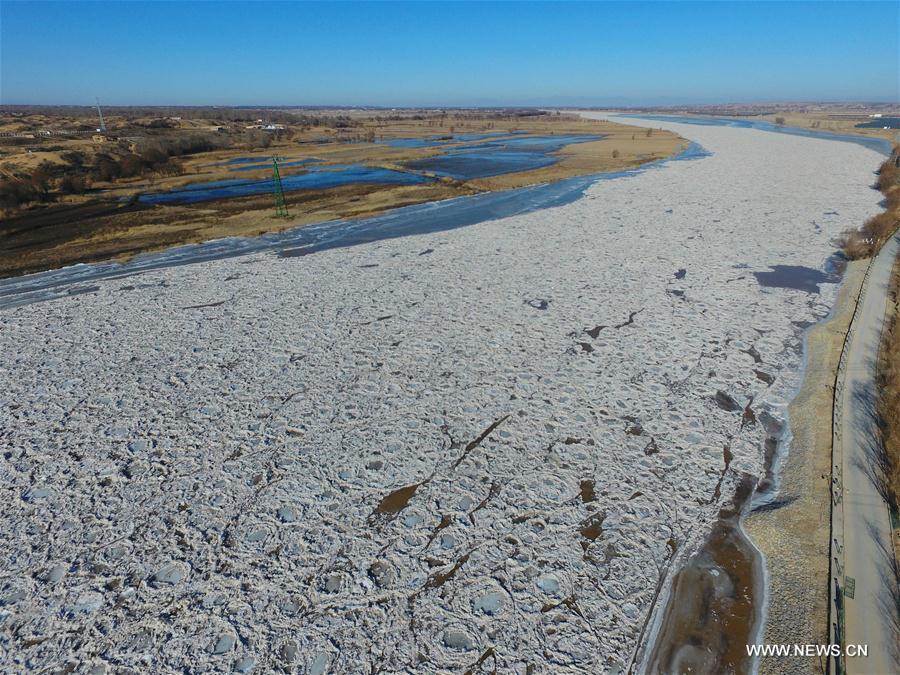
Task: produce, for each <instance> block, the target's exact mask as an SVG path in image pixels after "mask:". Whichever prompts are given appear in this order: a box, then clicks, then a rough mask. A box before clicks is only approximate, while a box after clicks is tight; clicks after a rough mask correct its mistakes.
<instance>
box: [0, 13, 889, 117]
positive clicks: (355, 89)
mask: <svg viewBox="0 0 900 675" xmlns="http://www.w3.org/2000/svg"><path fill="white" fill-rule="evenodd" d="M898 26H900V4H898V3H894V2H847V3H830V2H829V3H822V2H799V3H784V2H765V3H741V2H712V3H708V2H707V3H701V2H690V3H674V2H668V3H667V2H661V3H642V2H636V3H615V2H613V3H492V4H475V3H440V4H438V3H408V4H404V3H367V4H366V3H364V4H358V3H336V4H320V3H301V4H287V3H253V4H248V3H84V2H71V3H31V2H9V1H8V0H6V1H3V2H0V104H4V105H17V104H20V105H92V104H93V102H94V99H95V97H99V98H100V100H101V102H102V103H104V104H106V105H109V106H118V105H123V106H124V105H132V106H159V107H166V106H192V105H194V106H210V105H212V106H215V105H219V106H239V107H243V106H277V107H292V106H298V107H299V106H318V107H328V106H344V107H354V106H358V107H365V106H372V107H387V108H390V107H481V106H484V107H489V106H608V107H626V106H666V105H702V104H728V103H732V104H742V103H744V104H750V103H786V102H835V103H841V102H872V103H897V101H898V99H900V63H898V53H900V36H898V33H900V28H898Z"/></svg>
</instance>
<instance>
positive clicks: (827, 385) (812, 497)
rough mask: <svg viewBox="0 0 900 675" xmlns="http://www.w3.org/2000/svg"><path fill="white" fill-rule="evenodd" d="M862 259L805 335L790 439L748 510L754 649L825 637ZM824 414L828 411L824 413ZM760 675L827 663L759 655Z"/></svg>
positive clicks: (812, 669) (811, 669)
mask: <svg viewBox="0 0 900 675" xmlns="http://www.w3.org/2000/svg"><path fill="white" fill-rule="evenodd" d="M866 265H867V261H856V262H850V263H849V264H848V265H847V268H846V270H845V272H844V276H843V280H842V282H841V290H840V293H839V295H838V298H837V302H836V304H835V305H834V309H833V310H832V314H831V316H830V317H829V318H828V320H827V321H823V322H820V323H818V324H816V325H815V326H813V327H812V328H810V329H809V331H808V333H807V334H806V359H805V360H806V368H805V369H804V377H803V383H802V385H801V386H800V389H799V391H798V392H797V394H796V396H794V398H793V399H792V400H791V403H790V406H789V409H788V418H789V420H790V430H791V439H790V447H789V450H788V453H787V457H786V459H785V461H784V463H783V465H782V468H781V477H780V487H779V492H778V495H777V497H776V498H775V500H774V501H773V502H771V503H769V504H767V505H765V506H764V507H762V508H759V509H756V510H754V511H751V512H750V513H749V514H748V515H747V516H746V517H745V518H744V522H743V528H744V531H745V532H746V534H747V535H748V536H749V537H750V538H751V540H752V541H753V543H754V545H755V546H756V547H757V548H758V549H759V551H760V553H762V555H763V556H764V559H765V566H766V581H767V589H766V604H765V608H764V612H765V625H764V629H763V632H762V635H761V636H760V638H759V640H758V641H757V642H758V643H760V644H763V643H768V644H794V643H797V644H824V643H825V642H827V636H828V624H827V617H828V597H829V596H828V584H827V579H828V570H829V566H828V557H829V536H830V529H829V528H830V513H831V504H830V502H831V444H832V427H831V416H830V412H829V411H830V410H831V409H832V405H833V400H832V397H833V395H834V376H835V372H836V371H837V366H838V362H839V361H840V357H841V350H842V348H843V344H844V337H845V336H846V334H847V329H848V327H849V325H850V319H851V318H852V316H853V311H854V308H855V306H856V300H857V297H858V295H859V289H860V286H861V284H862V280H863V276H864V274H865V269H866ZM826 413H827V414H826ZM759 672H761V673H773V675H774V674H776V673H823V672H825V660H824V659H822V660H819V659H818V658H798V659H783V658H774V657H762V658H761V659H760V661H759Z"/></svg>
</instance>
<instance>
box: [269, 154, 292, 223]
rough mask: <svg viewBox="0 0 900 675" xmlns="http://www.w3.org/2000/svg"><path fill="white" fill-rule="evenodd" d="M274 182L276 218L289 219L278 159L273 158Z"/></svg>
mask: <svg viewBox="0 0 900 675" xmlns="http://www.w3.org/2000/svg"><path fill="white" fill-rule="evenodd" d="M272 182H273V183H274V184H275V217H276V218H287V217H288V211H287V206H286V205H285V203H284V188H283V187H282V186H281V174H280V173H279V171H278V159H277V158H276V157H273V158H272Z"/></svg>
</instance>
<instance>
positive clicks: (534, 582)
mask: <svg viewBox="0 0 900 675" xmlns="http://www.w3.org/2000/svg"><path fill="white" fill-rule="evenodd" d="M628 121H629V122H630V123H635V124H647V125H651V126H654V127H665V128H668V129H671V130H673V131H675V132H677V133H679V134H681V135H682V136H684V137H685V138H688V139H690V140H692V141H695V142H697V143H699V144H700V145H701V146H702V147H703V148H705V149H706V150H707V151H709V153H710V154H709V156H705V157H702V158H697V159H693V160H691V161H680V162H670V163H666V164H664V165H661V166H659V167H656V168H652V169H649V170H646V171H643V172H639V173H636V174H633V175H628V176H625V177H622V178H618V179H614V180H605V181H598V182H596V183H593V184H591V185H589V186H587V187H585V188H584V189H583V193H582V192H579V193H578V195H576V197H577V198H574V199H572V200H561V203H560V204H559V205H557V206H554V207H552V208H546V209H542V210H536V211H532V212H528V213H524V214H519V215H512V216H509V217H503V218H499V219H494V220H488V221H485V222H480V223H477V224H472V225H469V226H467V227H461V228H458V229H452V230H446V231H437V232H430V233H424V234H418V235H415V236H406V237H399V238H390V239H381V240H378V241H369V242H368V243H361V244H360V245H357V246H353V247H346V248H328V247H323V248H324V249H325V250H317V252H315V254H314V255H304V256H301V257H277V256H275V255H272V254H271V253H269V252H266V251H263V250H258V251H253V250H250V251H249V252H248V253H247V254H246V255H243V256H239V257H232V258H228V259H220V260H210V261H206V262H197V263H195V264H190V265H181V266H175V267H163V268H157V269H148V270H147V271H146V272H145V273H143V274H141V275H139V276H131V277H126V278H116V277H115V276H112V277H110V276H109V275H107V276H105V277H104V276H103V275H100V276H97V277H96V278H95V279H93V280H92V282H91V283H92V286H90V287H87V288H85V289H82V290H85V291H86V292H82V293H76V294H73V295H66V296H64V297H60V298H56V299H52V300H48V301H46V302H42V303H38V304H28V305H23V306H18V307H7V308H6V309H3V310H2V311H0V354H2V355H3V356H2V358H0V445H2V451H3V452H2V455H0V485H2V487H3V489H4V493H5V494H6V495H7V497H6V500H5V501H6V506H5V509H4V515H5V517H4V519H3V524H2V529H0V552H2V553H0V556H2V557H0V597H2V603H0V626H3V628H4V631H3V633H2V637H0V670H10V671H21V670H25V669H27V668H34V669H42V668H50V667H63V666H65V665H66V664H67V663H69V662H70V661H71V662H74V663H76V664H79V665H78V666H77V667H83V669H84V670H89V668H90V667H91V666H92V665H98V666H99V665H101V664H102V663H106V664H108V666H109V667H111V668H113V669H121V668H131V669H135V670H138V671H168V670H184V669H186V668H190V669H192V671H193V672H207V671H209V672H212V671H220V670H227V669H230V668H234V669H236V670H238V671H239V672H248V671H249V670H250V669H252V668H255V672H268V671H271V670H273V669H276V668H280V667H285V668H301V669H302V672H310V673H324V672H348V673H350V672H360V671H366V672H369V671H372V672H374V671H375V670H378V669H379V668H380V669H383V670H384V671H385V672H394V671H401V670H406V671H410V672H412V671H416V672H442V671H445V670H447V671H454V672H462V671H465V670H466V669H468V668H472V669H473V672H479V669H483V670H484V672H489V671H490V670H491V669H493V668H494V667H496V669H497V670H498V672H516V673H522V674H524V673H526V672H532V671H531V670H530V667H531V666H534V667H535V668H536V671H535V672H614V671H616V670H617V669H619V668H623V667H626V666H627V665H628V663H629V660H630V658H631V656H632V654H633V652H634V650H635V648H636V646H637V642H638V638H639V635H640V634H641V631H642V629H643V627H644V624H645V621H646V619H647V616H648V614H649V612H650V610H651V606H652V603H653V597H654V592H655V589H656V588H657V585H658V582H659V577H660V570H661V569H663V568H664V567H665V565H666V563H667V561H669V560H670V558H671V557H672V556H673V552H675V555H676V556H677V555H683V552H686V551H689V550H691V548H692V547H695V546H696V545H697V544H698V542H699V541H700V540H701V539H702V538H703V537H704V536H705V534H706V533H707V532H708V531H709V528H710V526H711V524H712V522H713V521H714V520H715V518H716V515H717V513H718V510H719V507H720V506H721V505H722V503H724V502H726V501H727V500H728V499H729V498H730V496H731V494H732V493H733V491H734V487H735V485H736V484H737V482H738V481H739V480H740V477H741V473H742V472H746V473H749V474H751V475H753V476H758V477H762V476H763V475H764V469H765V467H764V454H765V453H764V446H765V439H766V436H767V432H766V430H765V428H764V427H766V426H769V425H770V424H771V422H772V420H778V419H779V418H781V417H782V416H783V414H784V408H785V406H786V403H787V401H788V400H789V398H790V396H791V395H792V393H793V392H794V391H795V389H796V387H797V385H798V383H799V381H800V376H801V368H802V354H801V337H802V336H801V332H802V329H803V327H804V326H806V325H808V324H809V322H812V321H816V320H817V319H820V318H821V317H823V316H825V315H826V314H827V313H828V312H829V310H830V307H831V305H832V303H833V301H834V297H835V286H834V284H833V283H829V282H828V280H827V279H824V280H823V279H821V278H819V279H818V281H817V283H816V284H812V285H806V286H804V287H803V288H781V287H778V286H775V287H773V286H771V285H770V286H764V285H761V284H760V283H759V281H758V278H759V277H758V276H757V273H765V272H770V271H772V270H773V269H774V270H775V271H776V272H777V271H779V270H783V269H793V268H799V267H803V268H815V269H822V268H823V267H824V265H825V264H826V261H827V260H828V259H829V256H831V254H832V253H833V251H834V245H833V240H834V238H835V237H836V236H837V235H838V234H839V233H840V232H841V231H842V230H845V229H847V228H855V227H857V226H858V225H859V224H860V223H861V222H862V221H863V220H864V219H865V218H866V217H867V216H869V215H872V214H874V213H876V212H877V211H878V210H879V209H878V201H879V198H880V196H879V194H878V193H877V192H876V191H874V190H872V189H871V188H870V185H871V183H872V180H873V175H872V172H873V171H874V170H875V168H876V167H877V165H878V163H879V162H880V160H881V157H880V156H879V155H878V153H877V152H875V151H873V150H871V149H868V148H865V147H861V146H859V145H854V144H851V143H845V142H836V141H831V140H822V139H817V138H804V137H798V136H791V135H785V134H774V133H770V132H766V131H760V130H756V129H743V128H734V127H725V126H697V125H687V124H682V123H678V122H672V121H658V120H654V121H648V122H641V121H639V120H628ZM775 265H781V266H785V267H782V268H773V267H772V266H775ZM788 266H793V267H791V268H789V267H788ZM776 277H777V275H776ZM762 278H763V279H766V278H768V279H770V280H771V278H772V277H762ZM748 410H749V411H751V413H752V414H748V412H747V411H748ZM726 448H727V451H726V450H725V449H726ZM726 466H727V468H726Z"/></svg>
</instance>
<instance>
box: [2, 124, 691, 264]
mask: <svg viewBox="0 0 900 675" xmlns="http://www.w3.org/2000/svg"><path fill="white" fill-rule="evenodd" d="M372 124H374V123H372ZM442 124H443V122H442ZM488 125H489V128H488ZM373 129H377V130H378V136H379V137H380V138H379V140H378V141H377V142H359V143H333V142H332V143H315V142H308V141H304V142H302V143H297V142H294V143H288V142H281V143H278V144H276V145H274V146H273V147H272V148H271V149H269V150H267V151H266V152H264V153H261V152H255V153H254V152H249V153H248V152H247V151H246V150H237V149H235V150H229V151H214V152H208V153H201V154H198V155H195V156H189V157H187V158H186V159H185V160H184V173H183V174H182V175H178V176H168V177H166V176H162V177H157V176H154V177H152V178H149V179H146V178H142V179H139V180H129V181H123V182H118V183H110V184H107V185H99V184H98V186H101V187H103V199H102V200H97V198H96V196H95V197H93V198H91V197H79V198H67V199H68V201H71V203H64V204H59V205H53V206H47V207H40V208H35V209H30V210H28V211H25V212H23V213H20V214H19V215H12V214H8V216H9V217H6V218H4V220H3V223H2V224H0V277H2V276H16V275H20V274H27V273H31V272H37V271H41V270H47V269H54V268H57V267H63V266H66V265H72V264H75V263H80V262H97V261H102V260H109V259H115V260H119V261H122V260H126V259H128V258H130V257H132V256H134V255H136V254H139V253H146V252H151V251H159V250H164V249H166V248H169V247H172V246H177V245H181V244H190V243H198V242H203V241H209V240H211V239H218V238H222V237H231V236H257V235H260V234H264V233H267V232H283V231H285V230H288V229H291V228H294V227H298V226H302V225H308V224H310V223H317V222H323V221H327V220H334V219H338V218H361V217H365V216H371V215H374V214H379V213H384V212H386V211H389V210H391V209H395V208H398V207H402V206H407V205H411V204H421V203H426V202H432V201H438V200H444V199H450V198H453V197H461V196H467V195H473V194H478V193H483V192H485V191H494V190H509V189H515V188H518V187H524V186H528V185H535V184H539V183H546V182H551V181H559V180H563V179H566V178H569V177H574V176H584V175H590V174H595V173H602V172H609V171H619V170H624V169H628V168H633V167H635V166H639V165H641V164H645V163H649V162H653V161H657V160H660V159H663V158H666V157H670V156H672V155H674V154H676V153H677V152H679V151H680V150H681V149H683V148H684V147H685V146H686V145H687V143H686V141H684V139H682V138H680V137H678V136H677V135H675V134H672V133H670V132H668V131H661V130H655V131H651V133H649V134H648V133H647V130H645V129H642V128H637V127H633V126H629V125H623V124H616V123H611V122H605V121H598V120H583V119H580V118H575V117H572V116H564V115H559V116H557V115H546V116H538V117H537V118H535V119H531V118H524V119H515V120H512V121H504V120H498V121H496V122H486V121H483V120H479V121H477V122H470V123H464V122H460V121H458V122H456V123H455V126H451V125H450V123H449V122H448V123H447V127H446V128H443V130H445V131H446V132H450V131H451V130H452V132H453V133H455V134H457V135H458V136H459V137H460V138H468V137H470V135H476V136H494V135H499V136H503V135H504V134H507V135H508V134H515V138H516V139H519V138H525V137H528V136H531V135H550V136H555V135H559V136H567V135H573V134H592V135H598V136H602V137H603V138H602V139H601V140H597V141H590V142H585V143H572V144H570V145H566V146H565V147H563V148H562V149H561V150H560V151H558V152H557V153H555V155H554V157H555V158H558V161H556V162H555V163H554V164H552V165H550V166H544V167H541V168H538V169H534V170H530V171H516V172H512V173H506V174H502V175H497V176H490V177H480V178H473V179H471V180H454V179H451V178H438V179H436V180H434V181H431V180H429V182H426V183H424V184H418V185H390V184H387V185H385V184H377V183H367V182H361V183H354V184H351V185H344V186H340V187H333V188H330V189H300V190H286V191H285V202H286V205H287V209H288V213H289V217H287V218H277V217H275V209H274V197H273V195H272V194H271V192H270V191H269V190H266V191H264V192H263V193H262V194H257V195H251V196H246V197H237V198H231V199H214V200H210V201H204V202H200V203H196V204H177V203H176V204H155V205H150V204H142V203H140V202H136V203H135V202H134V199H135V198H136V196H137V195H138V194H140V193H146V192H155V193H159V192H164V191H167V190H175V189H178V188H179V187H183V186H184V185H186V184H189V183H198V182H215V181H221V180H229V179H235V178H240V179H242V180H244V179H246V180H264V179H266V178H267V177H270V176H271V155H272V154H277V155H278V156H279V157H280V158H282V163H283V164H284V165H285V166H284V167H283V170H282V171H283V172H282V175H283V176H284V177H289V176H291V175H294V174H296V173H303V172H304V171H307V170H309V169H307V168H304V166H310V165H304V164H302V163H303V162H309V161H315V162H316V164H315V166H317V167H318V166H321V167H325V168H326V169H328V168H333V167H338V166H344V165H352V164H358V165H362V166H365V167H369V168H375V169H378V168H382V169H385V170H388V171H401V172H403V171H411V170H410V169H407V168H405V167H404V164H405V163H409V162H414V161H417V160H422V159H427V158H433V157H435V156H438V155H440V153H441V152H445V151H448V150H452V149H453V148H456V147H459V146H473V145H475V146H477V145H479V144H484V143H486V142H489V139H485V138H479V139H475V140H467V141H463V140H456V141H454V140H452V136H451V135H444V136H443V137H444V138H450V139H451V140H448V141H441V142H440V143H439V144H438V147H435V146H433V145H432V140H429V139H434V138H435V137H437V136H440V135H441V133H440V132H441V131H442V128H437V127H433V126H427V125H426V124H425V123H424V122H419V123H415V122H412V121H408V122H403V123H398V122H394V123H391V124H387V123H385V124H384V125H380V126H373ZM476 132H478V133H476ZM372 133H373V134H375V131H374V130H373V131H372ZM403 139H407V140H408V139H412V140H413V141H415V143H413V147H407V146H404V145H402V144H401V145H396V144H395V145H391V144H392V143H397V142H398V141H400V142H401V143H402V142H403ZM422 144H424V145H422ZM13 159H14V158H13ZM236 159H237V160H240V161H241V162H242V163H240V164H235V163H234V160H236ZM251 159H258V160H259V161H258V162H255V161H254V162H250V161H247V162H245V163H244V160H251ZM254 167H255V168H254ZM235 168H240V169H244V168H251V169H252V170H250V171H243V170H241V171H240V172H235V171H234V169H235ZM413 175H414V174H412V173H410V176H411V177H413ZM72 199H75V201H72ZM92 199H93V201H91V200H92ZM86 200H87V201H86Z"/></svg>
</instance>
